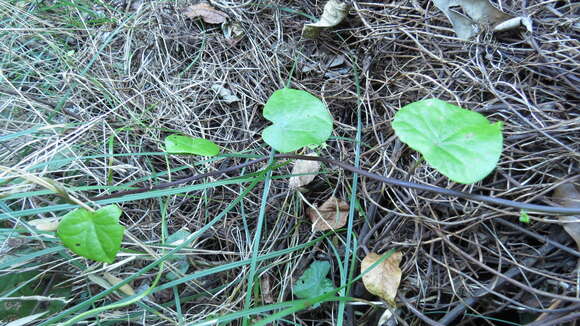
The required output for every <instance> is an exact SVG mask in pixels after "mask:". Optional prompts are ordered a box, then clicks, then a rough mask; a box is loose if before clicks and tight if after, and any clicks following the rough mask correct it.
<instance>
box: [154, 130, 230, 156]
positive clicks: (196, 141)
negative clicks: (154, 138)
mask: <svg viewBox="0 0 580 326" xmlns="http://www.w3.org/2000/svg"><path fill="white" fill-rule="evenodd" d="M165 150H166V151H167V152H168V153H171V154H196V155H203V156H215V155H218V154H219V152H220V148H219V147H218V146H217V145H216V144H214V143H213V142H211V141H209V140H207V139H203V138H191V137H187V136H181V135H176V134H173V135H169V136H167V138H165Z"/></svg>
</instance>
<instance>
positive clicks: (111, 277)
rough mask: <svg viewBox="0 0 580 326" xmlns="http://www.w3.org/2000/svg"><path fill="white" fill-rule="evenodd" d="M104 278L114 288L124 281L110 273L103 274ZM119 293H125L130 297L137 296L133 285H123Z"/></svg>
mask: <svg viewBox="0 0 580 326" xmlns="http://www.w3.org/2000/svg"><path fill="white" fill-rule="evenodd" d="M103 278H104V279H105V280H107V282H109V283H111V285H113V286H114V285H116V284H119V283H120V282H121V281H123V280H122V279H120V278H118V277H116V276H114V275H113V274H111V273H109V272H105V273H104V274H103ZM119 291H121V292H123V293H125V294H126V295H128V296H131V295H135V290H133V287H131V285H129V284H125V285H122V286H121V287H120V288H119Z"/></svg>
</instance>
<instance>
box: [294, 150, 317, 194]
mask: <svg viewBox="0 0 580 326" xmlns="http://www.w3.org/2000/svg"><path fill="white" fill-rule="evenodd" d="M307 156H313V157H318V154H316V153H310V154H307ZM318 171H320V162H318V161H307V160H298V161H296V162H294V167H293V168H292V174H294V176H292V177H290V180H289V181H288V186H289V187H290V189H293V190H294V189H298V188H300V187H304V186H306V185H307V184H309V183H311V182H312V180H314V178H315V177H316V172H318ZM306 173H309V174H306ZM296 174H306V175H296Z"/></svg>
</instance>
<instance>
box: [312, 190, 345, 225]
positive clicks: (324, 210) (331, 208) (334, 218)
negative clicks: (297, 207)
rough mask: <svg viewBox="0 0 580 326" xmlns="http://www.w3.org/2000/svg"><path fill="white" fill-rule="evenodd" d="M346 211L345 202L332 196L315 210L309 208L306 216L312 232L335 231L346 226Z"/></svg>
mask: <svg viewBox="0 0 580 326" xmlns="http://www.w3.org/2000/svg"><path fill="white" fill-rule="evenodd" d="M348 209H349V206H348V204H347V203H346V202H345V201H343V200H340V199H337V198H336V197H334V196H332V197H330V198H328V200H326V201H325V202H324V203H323V204H322V205H320V206H319V207H318V208H317V209H313V208H312V207H309V208H308V209H307V210H306V214H307V215H308V217H309V218H310V220H311V221H312V231H326V230H335V229H339V228H341V227H343V226H344V225H345V224H346V220H347V218H348Z"/></svg>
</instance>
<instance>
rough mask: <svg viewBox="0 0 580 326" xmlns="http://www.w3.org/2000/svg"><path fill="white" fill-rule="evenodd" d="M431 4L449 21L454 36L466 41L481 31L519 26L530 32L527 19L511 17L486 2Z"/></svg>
mask: <svg viewBox="0 0 580 326" xmlns="http://www.w3.org/2000/svg"><path fill="white" fill-rule="evenodd" d="M433 3H434V4H435V6H436V7H437V8H439V10H441V11H442V12H443V13H444V14H445V15H446V16H447V18H448V19H449V21H451V24H452V25H453V30H454V31H455V34H457V36H458V37H459V38H460V39H463V40H468V39H470V38H472V37H474V36H475V35H477V34H478V33H479V32H481V30H482V29H485V28H488V29H493V30H494V31H497V32H499V31H506V30H510V29H514V28H518V27H520V26H524V27H526V29H527V30H528V31H530V32H531V30H532V23H531V20H530V19H529V18H527V17H512V16H511V15H508V14H506V13H505V12H503V11H501V10H499V9H497V8H496V7H494V6H493V5H492V4H491V3H490V2H489V1H488V0H433Z"/></svg>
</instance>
